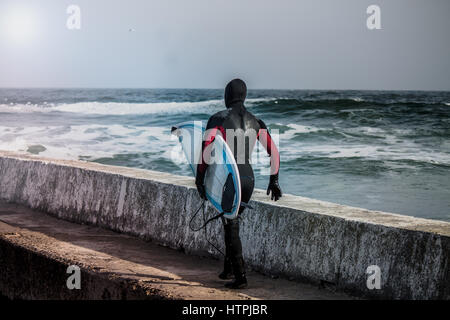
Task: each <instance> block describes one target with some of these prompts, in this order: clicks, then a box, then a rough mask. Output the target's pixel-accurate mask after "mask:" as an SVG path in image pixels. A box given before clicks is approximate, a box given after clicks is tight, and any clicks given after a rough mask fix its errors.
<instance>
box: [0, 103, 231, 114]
mask: <svg viewBox="0 0 450 320" xmlns="http://www.w3.org/2000/svg"><path fill="white" fill-rule="evenodd" d="M220 106H223V107H224V105H223V101H221V100H208V101H200V102H155V103H118V102H110V103H105V102H79V103H68V104H60V105H35V104H34V105H33V104H16V105H5V104H0V112H5V113H32V112H70V113H81V114H100V115H128V114H130V115H131V114H156V113H186V112H187V113H191V112H193V111H195V110H197V109H205V108H218V107H220Z"/></svg>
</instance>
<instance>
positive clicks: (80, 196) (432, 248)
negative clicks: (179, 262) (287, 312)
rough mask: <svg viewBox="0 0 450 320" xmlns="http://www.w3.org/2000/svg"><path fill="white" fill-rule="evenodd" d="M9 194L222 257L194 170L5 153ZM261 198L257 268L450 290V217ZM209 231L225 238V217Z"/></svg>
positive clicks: (251, 232)
mask: <svg viewBox="0 0 450 320" xmlns="http://www.w3.org/2000/svg"><path fill="white" fill-rule="evenodd" d="M0 199H2V200H5V201H9V202H15V203H21V204H24V205H26V206H28V207H30V208H34V209H39V210H42V211H45V212H48V213H50V214H53V215H56V216H58V217H60V218H63V219H67V220H70V221H75V222H79V223H87V224H93V225H96V226H101V227H104V228H108V229H111V230H115V231H120V232H124V233H128V234H132V235H136V236H139V237H141V238H144V239H147V240H155V241H157V242H159V243H161V244H164V245H167V246H170V247H172V248H176V249H179V250H184V251H185V252H186V253H193V254H199V255H215V256H217V253H216V252H214V251H212V250H211V247H210V245H209V244H208V242H207V241H206V238H205V234H204V233H203V232H197V233H194V232H192V231H190V229H189V227H188V223H189V219H190V218H191V215H192V214H193V212H195V210H196V209H197V207H198V206H199V204H200V199H199V198H198V196H197V192H196V190H195V187H194V184H193V179H192V178H189V177H181V176H174V175H170V174H166V173H160V172H152V171H147V170H139V169H130V168H123V167H114V166H105V165H100V164H95V163H87V162H81V161H66V160H51V159H44V158H40V157H37V156H28V155H19V154H15V153H8V152H0ZM253 199H254V200H253V201H252V203H251V204H252V205H253V206H254V210H248V211H246V212H245V214H244V216H243V220H242V225H241V237H242V241H243V248H244V256H245V259H246V261H247V263H248V264H249V265H250V266H252V267H253V268H254V269H256V270H259V271H262V272H264V273H268V274H276V275H282V276H286V277H292V278H295V279H299V280H306V281H309V282H313V283H327V284H330V285H333V286H335V287H336V288H337V289H340V290H344V291H347V292H351V293H355V294H358V295H361V296H366V297H375V298H376V297H378V298H400V299H450V264H449V257H450V223H447V222H441V221H433V220H427V219H419V218H413V217H408V216H402V215H396V214H389V213H384V212H378V211H369V210H364V209H359V208H353V207H348V206H341V205H337V204H332V203H327V202H322V201H317V200H312V199H307V198H303V197H297V196H292V195H286V196H285V197H283V198H282V200H281V201H279V202H277V203H276V204H275V203H273V202H269V201H268V199H267V198H266V197H265V195H264V193H263V191H261V190H256V192H255V194H254V196H253ZM207 214H209V215H212V214H214V212H213V211H212V209H211V208H210V207H207ZM199 222H200V221H199ZM207 231H208V232H207V236H208V238H209V239H210V240H211V241H213V242H214V243H216V244H218V245H221V244H222V243H223V238H222V227H221V225H220V224H219V223H214V224H211V225H210V226H208V230H207ZM370 265H378V266H379V267H380V269H381V289H380V290H369V289H367V286H366V281H367V277H368V275H367V274H366V269H367V267H368V266H370Z"/></svg>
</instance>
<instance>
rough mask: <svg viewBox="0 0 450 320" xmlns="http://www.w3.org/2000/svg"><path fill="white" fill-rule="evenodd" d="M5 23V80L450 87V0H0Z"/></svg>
mask: <svg viewBox="0 0 450 320" xmlns="http://www.w3.org/2000/svg"><path fill="white" fill-rule="evenodd" d="M70 4H76V5H78V6H79V7H80V9H81V29H80V30H69V29H67V27H66V21H67V19H68V17H69V14H67V13H66V9H67V7H68V6H69V5H70ZM371 4H377V5H379V7H380V8H381V28H382V29H381V30H369V29H368V28H367V26H366V20H367V17H368V16H369V15H368V14H367V13H366V9H367V7H368V6H369V5H371ZM22 20H25V22H23V21H22ZM0 28H1V29H0V87H127V88H130V87H141V88H152V87H153V88H222V87H223V86H224V84H226V82H227V81H228V80H230V79H232V78H234V77H240V78H242V79H244V80H246V82H247V84H248V86H249V87H250V88H290V89H391V90H395V89H411V90H450V1H449V0H422V1H415V0H389V1H382V0H371V1H366V0H342V1H336V0H304V1H302V0H271V1H268V0H146V1H144V0H142V1H138V0H127V1H124V0H123V1H112V0H71V1H65V0H40V1H22V0H13V1H10V0H0ZM130 29H133V31H130Z"/></svg>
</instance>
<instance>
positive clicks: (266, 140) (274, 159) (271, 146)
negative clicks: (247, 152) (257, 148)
mask: <svg viewBox="0 0 450 320" xmlns="http://www.w3.org/2000/svg"><path fill="white" fill-rule="evenodd" d="M257 138H258V141H259V142H260V143H261V144H262V145H263V146H264V148H266V151H267V154H268V155H269V156H270V174H271V175H274V174H278V171H279V170H280V153H279V152H278V148H277V146H276V145H275V142H274V141H273V140H272V137H271V136H270V133H269V132H268V131H267V129H259V131H258V135H257Z"/></svg>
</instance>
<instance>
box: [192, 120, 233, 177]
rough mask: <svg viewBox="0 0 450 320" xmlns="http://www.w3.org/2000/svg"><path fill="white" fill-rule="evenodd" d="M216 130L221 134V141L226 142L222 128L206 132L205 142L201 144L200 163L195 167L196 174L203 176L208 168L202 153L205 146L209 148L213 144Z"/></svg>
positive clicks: (218, 127) (217, 127)
mask: <svg viewBox="0 0 450 320" xmlns="http://www.w3.org/2000/svg"><path fill="white" fill-rule="evenodd" d="M218 130H219V131H220V133H221V134H222V137H223V139H224V140H225V141H226V133H225V129H224V128H223V127H222V126H216V127H214V128H212V129H207V130H206V134H207V135H206V138H205V141H203V143H202V160H201V161H200V163H199V164H198V166H197V173H201V174H203V173H205V172H206V169H207V168H208V163H207V162H206V161H205V155H204V151H205V148H206V147H207V146H209V145H210V144H211V143H213V142H214V139H215V138H216V134H217V131H218Z"/></svg>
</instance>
